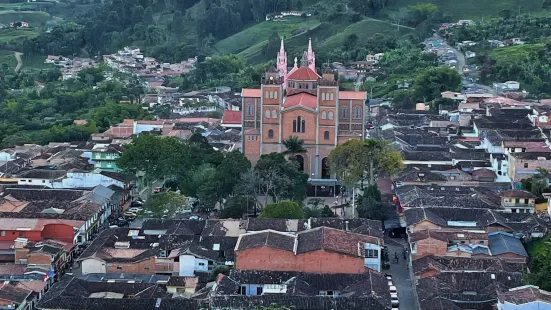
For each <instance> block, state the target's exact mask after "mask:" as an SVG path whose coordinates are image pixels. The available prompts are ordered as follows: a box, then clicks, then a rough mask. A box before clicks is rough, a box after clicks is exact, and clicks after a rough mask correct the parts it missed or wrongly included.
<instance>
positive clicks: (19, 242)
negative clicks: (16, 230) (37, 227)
mask: <svg viewBox="0 0 551 310" xmlns="http://www.w3.org/2000/svg"><path fill="white" fill-rule="evenodd" d="M28 242H29V239H27V238H17V239H15V248H16V249H22V248H24V247H25V246H26V245H27V243H28Z"/></svg>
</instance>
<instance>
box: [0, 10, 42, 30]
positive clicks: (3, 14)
mask: <svg viewBox="0 0 551 310" xmlns="http://www.w3.org/2000/svg"><path fill="white" fill-rule="evenodd" d="M50 20H52V17H51V16H50V14H48V13H46V12H39V11H12V10H7V11H0V23H2V24H9V23H11V22H20V21H24V22H27V23H29V25H30V26H31V27H38V26H43V25H45V24H46V23H47V22H48V21H50Z"/></svg>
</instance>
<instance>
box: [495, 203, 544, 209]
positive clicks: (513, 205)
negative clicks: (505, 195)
mask: <svg viewBox="0 0 551 310" xmlns="http://www.w3.org/2000/svg"><path fill="white" fill-rule="evenodd" d="M501 206H502V207H504V208H535V207H536V204H535V203H521V202H518V203H517V202H502V203H501Z"/></svg>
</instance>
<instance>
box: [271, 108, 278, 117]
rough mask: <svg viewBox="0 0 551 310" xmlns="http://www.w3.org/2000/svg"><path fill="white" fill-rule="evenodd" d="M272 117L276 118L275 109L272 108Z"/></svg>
mask: <svg viewBox="0 0 551 310" xmlns="http://www.w3.org/2000/svg"><path fill="white" fill-rule="evenodd" d="M272 118H277V112H276V110H272Z"/></svg>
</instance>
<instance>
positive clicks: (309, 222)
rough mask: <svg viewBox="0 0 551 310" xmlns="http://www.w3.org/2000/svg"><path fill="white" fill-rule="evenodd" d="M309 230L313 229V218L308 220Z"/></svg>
mask: <svg viewBox="0 0 551 310" xmlns="http://www.w3.org/2000/svg"><path fill="white" fill-rule="evenodd" d="M308 229H312V218H311V217H310V218H308Z"/></svg>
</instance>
